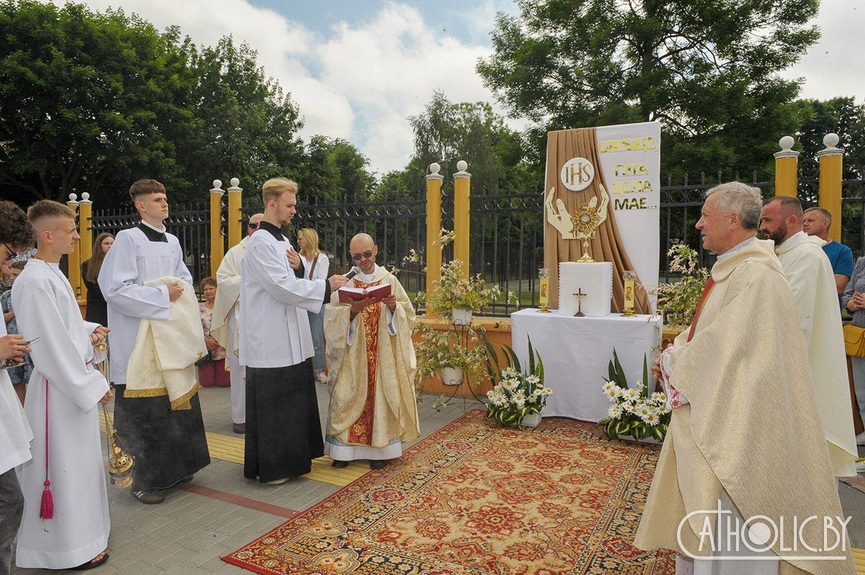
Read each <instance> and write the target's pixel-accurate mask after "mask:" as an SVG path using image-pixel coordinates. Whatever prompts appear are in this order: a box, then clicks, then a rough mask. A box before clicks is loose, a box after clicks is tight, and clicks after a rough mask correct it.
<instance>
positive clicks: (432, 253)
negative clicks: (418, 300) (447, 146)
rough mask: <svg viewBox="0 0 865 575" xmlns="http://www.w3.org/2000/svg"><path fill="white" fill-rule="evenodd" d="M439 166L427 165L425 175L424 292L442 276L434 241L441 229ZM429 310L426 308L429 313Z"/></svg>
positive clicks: (442, 177)
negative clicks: (427, 168) (426, 173)
mask: <svg viewBox="0 0 865 575" xmlns="http://www.w3.org/2000/svg"><path fill="white" fill-rule="evenodd" d="M440 170H441V166H439V165H438V164H436V163H432V164H430V165H429V171H430V173H429V175H427V177H426V292H427V293H430V292H431V291H432V289H433V287H434V286H435V285H436V284H437V283H438V281H439V280H440V279H441V277H442V250H441V247H440V246H438V245H436V244H435V243H434V242H435V241H436V239H437V238H438V237H439V235H440V233H441V229H442V181H443V180H444V176H442V175H441V174H439V171H440ZM429 312H430V310H429V309H427V313H428V314H429Z"/></svg>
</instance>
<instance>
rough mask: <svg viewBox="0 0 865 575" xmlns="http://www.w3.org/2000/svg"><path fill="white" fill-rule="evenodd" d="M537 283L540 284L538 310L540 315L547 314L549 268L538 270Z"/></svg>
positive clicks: (548, 303)
mask: <svg viewBox="0 0 865 575" xmlns="http://www.w3.org/2000/svg"><path fill="white" fill-rule="evenodd" d="M538 283H539V284H540V290H541V292H540V297H539V300H538V301H539V303H540V307H541V309H540V310H539V311H540V312H541V313H547V312H549V311H550V310H549V309H548V308H549V305H550V269H549V268H540V269H539V270H538Z"/></svg>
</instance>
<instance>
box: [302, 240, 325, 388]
mask: <svg viewBox="0 0 865 575" xmlns="http://www.w3.org/2000/svg"><path fill="white" fill-rule="evenodd" d="M297 244H298V246H300V259H301V260H302V261H303V269H304V276H303V277H305V278H306V279H310V280H316V279H323V280H326V279H327V272H328V269H329V268H330V262H329V261H328V259H327V254H325V253H324V252H322V251H321V250H320V249H318V233H316V231H315V230H314V229H312V228H303V229H302V230H300V232H298V234H297ZM307 313H308V314H309V329H310V331H311V332H312V345H313V348H314V349H315V357H314V358H313V360H312V367H313V369H314V370H315V379H316V381H318V382H320V383H325V382H326V381H327V373H325V365H324V303H322V304H321V309H320V310H318V313H313V312H311V311H308V312H307Z"/></svg>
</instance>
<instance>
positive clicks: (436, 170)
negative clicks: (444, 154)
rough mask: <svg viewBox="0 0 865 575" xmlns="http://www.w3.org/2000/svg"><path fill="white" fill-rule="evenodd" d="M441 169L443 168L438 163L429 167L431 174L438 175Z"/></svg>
mask: <svg viewBox="0 0 865 575" xmlns="http://www.w3.org/2000/svg"><path fill="white" fill-rule="evenodd" d="M441 169H442V167H441V166H440V165H439V164H438V163H437V162H433V163H432V164H430V165H429V171H430V174H434V175H438V173H439V172H440V171H441Z"/></svg>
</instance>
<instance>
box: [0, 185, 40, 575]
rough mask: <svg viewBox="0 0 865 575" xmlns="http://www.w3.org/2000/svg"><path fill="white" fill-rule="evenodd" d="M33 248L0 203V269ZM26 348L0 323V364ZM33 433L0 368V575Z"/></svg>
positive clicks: (23, 223)
mask: <svg viewBox="0 0 865 575" xmlns="http://www.w3.org/2000/svg"><path fill="white" fill-rule="evenodd" d="M32 244H33V230H32V228H31V227H30V224H29V223H28V222H27V216H26V215H25V214H24V211H23V210H21V208H19V207H18V206H17V205H15V204H13V203H12V202H7V201H0V265H2V266H5V265H7V264H9V262H11V260H12V258H14V257H15V253H16V250H17V251H22V250H23V249H26V248H29V247H30V246H31V245H32ZM30 351H31V350H30V347H29V346H28V344H27V340H25V339H24V338H23V337H22V336H21V335H20V334H17V333H15V334H7V333H6V324H5V323H4V322H0V362H5V361H6V360H12V361H14V362H17V363H21V362H22V361H23V360H24V354H25V353H29V352H30ZM32 439H33V432H32V431H31V430H30V424H28V423H27V416H26V415H25V414H24V408H23V407H22V406H21V401H20V400H19V399H18V396H17V394H16V393H15V391H14V389H13V387H12V380H11V378H10V377H9V374H8V373H6V370H5V369H2V368H0V575H8V574H9V573H10V572H11V571H12V544H13V542H14V541H15V537H16V535H17V534H18V526H19V525H21V513H22V511H23V510H24V497H23V496H22V495H21V487H20V485H19V484H18V476H17V474H16V473H15V468H16V467H17V466H19V465H21V464H23V463H26V462H27V461H29V460H30V458H31V457H32V455H31V453H30V441H31V440H32Z"/></svg>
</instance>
